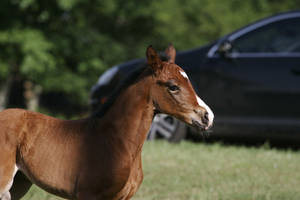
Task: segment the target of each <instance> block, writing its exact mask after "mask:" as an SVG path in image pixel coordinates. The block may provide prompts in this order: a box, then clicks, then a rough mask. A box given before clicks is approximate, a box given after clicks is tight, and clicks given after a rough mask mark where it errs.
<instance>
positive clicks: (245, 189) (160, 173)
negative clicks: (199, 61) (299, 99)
mask: <svg viewBox="0 0 300 200" xmlns="http://www.w3.org/2000/svg"><path fill="white" fill-rule="evenodd" d="M143 168H144V175H145V176H144V182H143V184H142V186H141V188H140V190H139V191H138V193H137V194H136V195H135V197H134V198H133V200H277V199H278V200H282V199H286V200H298V199H300V152H299V151H298V152H297V151H289V150H276V149H269V148H254V147H250V148H249V147H234V146H223V145H220V144H213V145H205V144H194V143H190V142H182V143H180V144H169V143H167V142H163V141H156V142H147V143H146V144H145V146H144V151H143ZM42 199H46V200H57V199H59V198H56V197H54V196H51V195H49V194H47V193H45V192H43V191H41V190H39V189H38V188H37V187H32V188H31V190H30V192H29V193H28V194H27V195H26V196H25V197H24V198H23V200H42Z"/></svg>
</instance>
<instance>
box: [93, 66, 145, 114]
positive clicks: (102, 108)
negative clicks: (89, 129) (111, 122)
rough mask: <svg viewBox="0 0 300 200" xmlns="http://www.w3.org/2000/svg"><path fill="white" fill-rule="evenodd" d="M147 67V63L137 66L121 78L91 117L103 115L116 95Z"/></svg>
mask: <svg viewBox="0 0 300 200" xmlns="http://www.w3.org/2000/svg"><path fill="white" fill-rule="evenodd" d="M146 68H147V65H144V66H142V67H138V68H137V69H135V70H134V71H133V72H132V73H130V74H129V76H127V77H126V78H125V79H124V80H122V81H121V82H120V83H119V84H118V86H117V87H116V89H114V90H113V92H112V94H111V95H110V96H109V98H108V100H107V101H106V102H105V103H104V104H103V105H102V106H100V108H99V109H98V110H97V111H96V112H93V113H92V115H91V117H96V118H101V117H103V116H104V114H105V113H106V112H107V111H108V110H109V108H110V107H111V106H112V104H113V103H114V102H115V100H116V99H117V97H118V96H119V95H120V93H121V92H122V91H123V90H124V89H126V88H127V87H129V86H130V85H132V84H133V83H134V82H135V81H136V80H137V78H138V77H140V75H141V74H142V73H143V72H144V71H145V69H146Z"/></svg>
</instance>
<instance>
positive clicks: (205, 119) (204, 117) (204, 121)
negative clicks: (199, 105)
mask: <svg viewBox="0 0 300 200" xmlns="http://www.w3.org/2000/svg"><path fill="white" fill-rule="evenodd" d="M202 121H203V123H204V124H206V125H207V124H208V121H209V118H208V112H206V111H205V113H204V116H203V119H202Z"/></svg>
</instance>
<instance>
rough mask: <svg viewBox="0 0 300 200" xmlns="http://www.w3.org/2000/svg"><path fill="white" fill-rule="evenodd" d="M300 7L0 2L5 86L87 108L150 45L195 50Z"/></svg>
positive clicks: (181, 1) (205, 1)
mask: <svg viewBox="0 0 300 200" xmlns="http://www.w3.org/2000/svg"><path fill="white" fill-rule="evenodd" d="M299 7H300V0H245V1H240V0H227V1H220V0H201V1H199V0H165V1H159V0H153V1H140V0H128V1H124V0H56V1H39V0H2V1H1V6H0V48H1V51H0V79H1V81H0V83H2V84H3V83H4V82H5V80H6V79H8V78H9V77H10V76H12V74H16V73H17V74H18V75H19V76H21V77H22V79H24V80H30V81H32V82H33V83H34V84H36V85H40V86H41V87H42V88H43V93H49V92H61V93H64V94H66V95H69V97H72V98H71V99H72V102H73V103H76V104H79V105H84V104H87V99H88V93H89V89H90V87H91V85H92V84H94V83H95V81H96V79H97V77H98V76H99V75H100V74H101V73H102V72H103V71H104V70H106V69H107V68H109V67H111V66H112V65H114V64H117V63H120V62H123V61H126V60H128V59H132V58H136V57H142V56H144V51H145V48H146V47H147V46H148V45H149V44H153V45H154V46H155V47H157V48H164V47H165V46H166V45H167V44H168V43H170V42H172V43H173V44H174V45H175V46H176V47H177V49H178V50H184V49H188V48H194V47H197V46H200V45H203V44H205V43H207V42H209V41H213V40H215V39H217V38H218V37H220V36H222V35H225V34H227V33H229V32H231V31H233V30H235V29H237V28H239V27H241V26H243V25H246V24H247V23H250V22H253V21H255V20H257V19H260V18H262V17H266V16H268V15H271V14H275V13H278V12H282V11H287V10H291V9H296V8H299Z"/></svg>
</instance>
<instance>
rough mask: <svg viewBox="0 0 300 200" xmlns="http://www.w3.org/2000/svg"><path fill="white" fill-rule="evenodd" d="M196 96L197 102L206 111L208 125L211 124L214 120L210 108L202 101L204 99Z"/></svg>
mask: <svg viewBox="0 0 300 200" xmlns="http://www.w3.org/2000/svg"><path fill="white" fill-rule="evenodd" d="M196 98H197V102H198V104H199V106H201V107H203V108H205V110H206V111H207V113H208V121H209V122H208V126H211V125H212V123H213V120H214V113H213V112H212V110H211V109H210V108H209V107H208V106H207V105H206V104H205V103H204V101H202V99H200V97H198V96H196Z"/></svg>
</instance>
